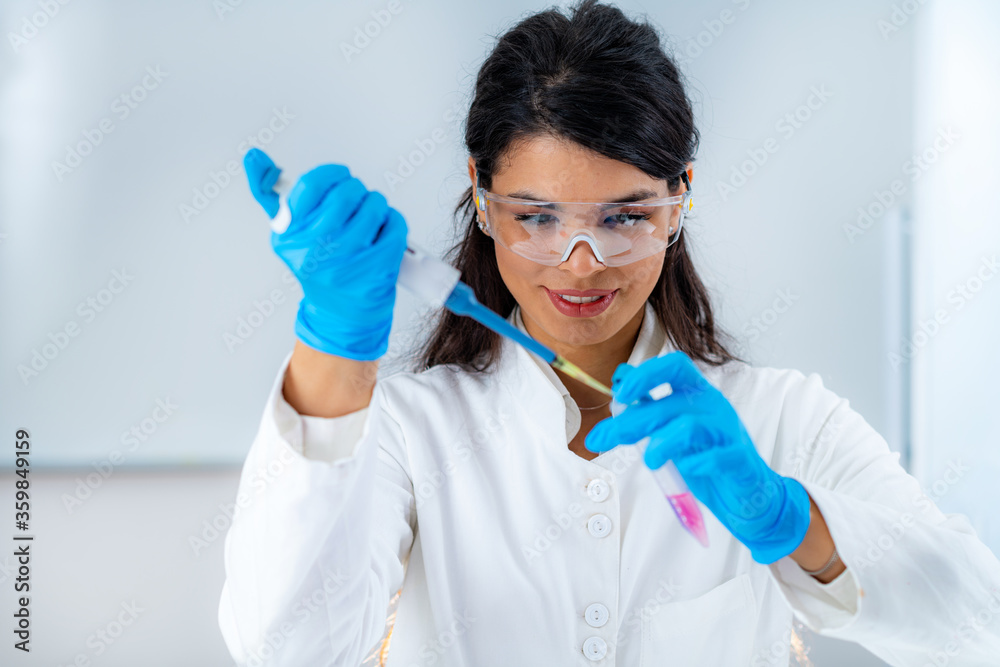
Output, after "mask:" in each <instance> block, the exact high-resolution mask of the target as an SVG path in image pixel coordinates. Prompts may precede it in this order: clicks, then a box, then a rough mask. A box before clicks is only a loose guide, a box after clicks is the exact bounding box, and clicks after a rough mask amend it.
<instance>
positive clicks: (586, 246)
mask: <svg viewBox="0 0 1000 667" xmlns="http://www.w3.org/2000/svg"><path fill="white" fill-rule="evenodd" d="M561 266H562V267H563V268H565V269H568V270H569V271H571V272H572V273H574V274H576V275H578V276H589V275H590V274H592V273H597V272H599V271H603V270H604V269H606V268H607V267H606V266H605V265H604V264H602V263H601V262H600V260H598V259H597V255H595V254H594V249H593V248H591V247H590V243H588V242H587V241H585V240H583V239H578V240H577V241H576V243H575V244H574V247H573V249H572V250H571V251H570V253H569V257H567V258H566V261H565V262H563V263H562V264H561Z"/></svg>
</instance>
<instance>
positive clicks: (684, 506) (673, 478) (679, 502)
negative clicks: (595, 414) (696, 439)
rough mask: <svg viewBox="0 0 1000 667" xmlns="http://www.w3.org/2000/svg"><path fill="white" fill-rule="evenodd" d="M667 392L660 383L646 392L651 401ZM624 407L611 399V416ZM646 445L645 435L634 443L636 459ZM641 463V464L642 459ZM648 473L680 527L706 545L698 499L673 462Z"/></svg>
mask: <svg viewBox="0 0 1000 667" xmlns="http://www.w3.org/2000/svg"><path fill="white" fill-rule="evenodd" d="M670 393H671V388H670V385H669V384H668V383H664V384H662V385H659V386H657V387H654V388H653V389H651V390H650V392H649V395H650V397H651V398H653V399H654V400H657V399H659V398H661V397H663V396H669V395H670ZM624 409H625V406H623V405H622V404H621V403H619V402H618V401H614V400H613V401H611V414H612V416H615V417H617V416H618V414H619V413H620V412H621V411H622V410H624ZM647 444H649V438H643V439H642V440H640V441H639V442H637V443H636V444H635V446H636V447H638V448H639V456H640V458H641V457H642V456H643V455H644V454H645V453H646V445H647ZM642 465H643V466H645V465H646V464H645V462H643V464H642ZM650 472H652V473H653V478H654V479H655V480H656V483H657V485H659V487H660V490H661V491H663V495H664V496H665V497H666V499H667V502H669V503H670V507H671V508H672V509H673V510H674V514H676V515H677V518H678V520H680V522H681V525H682V526H684V529H685V530H687V532H689V533H691V535H692V536H694V538H695V539H696V540H698V542H699V543H700V544H701V546H703V547H707V546H708V531H707V530H705V519H704V517H703V516H702V514H701V508H699V507H698V501H697V500H696V499H695V497H694V495H693V494H692V493H691V491H690V490H689V489H688V486H687V484H686V483H685V482H684V478H683V477H681V474H680V472H679V471H678V470H677V466H676V465H674V462H673V461H669V460H668V461H667V462H666V463H664V464H663V465H662V466H660V467H659V468H657V469H656V470H650Z"/></svg>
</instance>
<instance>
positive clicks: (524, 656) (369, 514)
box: [219, 304, 1000, 667]
mask: <svg viewBox="0 0 1000 667" xmlns="http://www.w3.org/2000/svg"><path fill="white" fill-rule="evenodd" d="M509 319H510V320H511V321H513V322H515V324H517V325H518V326H519V328H521V329H522V330H523V328H524V325H523V323H522V321H521V318H520V312H519V310H518V309H517V308H515V310H514V312H513V313H512V314H511V316H510V318H509ZM673 349H674V348H673V347H672V346H671V344H670V343H669V341H668V340H667V339H666V337H665V336H664V334H663V329H662V327H661V326H660V323H659V322H658V320H657V318H656V316H655V314H654V313H653V310H652V307H651V306H649V304H647V305H646V311H645V316H644V320H643V324H642V328H641V330H640V334H639V337H638V340H637V342H636V346H635V348H634V350H633V352H632V355H631V357H630V359H629V363H631V364H634V365H635V364H638V363H640V362H642V361H643V360H645V359H647V358H649V357H652V356H655V355H657V354H665V353H667V352H670V351H672V350H673ZM290 357H291V355H289V356H288V357H286V358H285V361H284V363H283V364H282V367H281V369H280V371H279V373H278V377H277V378H276V380H275V382H274V385H273V387H272V390H271V394H270V397H269V398H268V401H267V405H266V407H265V410H264V416H263V419H262V420H261V423H260V429H259V432H258V434H257V437H256V439H255V440H254V442H253V445H252V447H251V448H250V452H249V454H248V456H247V459H246V463H245V465H244V468H243V471H242V477H241V480H240V486H239V491H238V494H237V499H236V500H237V512H236V515H235V517H234V519H233V523H232V526H231V528H230V530H229V532H228V534H227V535H226V540H225V570H226V582H225V585H224V587H223V591H222V596H221V601H220V606H219V623H220V626H221V628H222V633H223V636H224V638H225V641H226V644H227V646H228V647H229V650H230V651H231V653H232V654H233V656H234V658H235V659H236V660H237V662H239V663H240V664H244V663H248V664H250V665H259V664H267V665H282V666H284V665H296V666H306V665H308V666H310V667H320V666H322V665H348V666H351V667H353V666H355V665H359V664H360V663H361V662H362V660H363V659H364V657H365V656H367V655H369V654H370V653H371V652H372V651H373V649H375V648H378V647H379V646H382V647H385V645H386V642H383V641H382V639H383V637H384V634H385V632H386V630H387V609H389V608H390V601H391V600H390V599H391V598H393V596H394V595H395V594H396V593H397V591H399V590H400V588H401V589H402V592H401V595H400V596H399V598H398V601H396V600H393V601H394V602H395V603H397V604H398V607H397V608H396V610H395V616H394V626H392V632H391V635H390V636H389V641H388V651H387V655H388V658H387V661H386V662H385V664H387V665H389V666H390V667H410V666H412V665H468V666H470V667H488V666H491V665H517V666H518V667H523V666H529V665H545V666H547V667H549V666H552V665H571V664H572V665H595V666H610V665H620V666H624V665H627V666H629V667H634V666H641V667H649V666H652V665H677V666H682V667H686V666H689V665H692V666H693V665H698V666H702V665H705V666H712V667H715V666H730V665H734V666H740V667H743V666H746V665H750V666H752V667H756V666H758V665H781V666H785V665H787V664H788V661H789V643H790V630H791V627H792V618H793V612H794V614H795V616H796V617H798V618H799V619H801V621H802V622H803V623H804V624H806V625H807V626H808V627H809V628H810V629H812V630H813V631H815V632H818V633H821V634H823V635H827V636H830V637H838V638H841V639H845V640H850V641H854V642H858V643H860V644H862V645H864V646H865V647H866V648H868V649H869V650H870V651H872V652H873V653H875V654H876V655H878V656H879V657H881V658H882V659H883V660H885V661H887V662H888V663H890V664H892V665H914V666H918V667H922V666H923V665H943V664H947V665H949V667H954V666H955V665H1000V635H998V632H1000V562H998V561H997V559H996V557H995V556H994V555H993V554H992V553H991V552H990V551H989V549H988V548H987V547H986V546H985V545H984V544H983V543H982V542H980V541H979V539H978V538H977V536H976V534H975V532H974V530H973V529H972V528H971V526H970V524H969V523H968V521H967V519H966V518H965V517H964V516H963V515H960V514H942V513H941V511H940V510H939V509H938V508H937V507H936V506H935V505H934V504H933V503H932V502H931V501H930V500H929V498H928V497H927V496H925V495H923V494H922V493H921V489H920V487H919V485H918V483H917V481H916V480H915V479H914V478H913V477H911V476H910V475H908V474H907V473H906V472H905V471H904V470H903V469H902V468H901V467H900V466H899V464H898V458H899V455H898V454H896V453H893V452H891V451H890V450H889V449H888V446H887V444H886V442H885V441H884V439H883V438H882V437H881V436H879V434H878V433H877V432H876V431H875V430H874V429H872V427H871V426H870V425H869V424H868V423H867V422H866V421H865V420H864V419H863V418H862V417H861V416H860V415H859V414H858V413H856V412H854V411H853V410H852V409H851V408H850V407H849V406H848V401H847V400H846V399H843V398H840V397H838V396H837V395H836V394H834V393H833V392H831V391H830V390H828V389H826V388H825V387H824V386H823V383H822V381H821V379H820V377H819V375H817V374H815V373H813V374H810V375H808V376H807V375H804V374H802V373H800V372H799V371H796V370H785V369H775V368H765V367H752V366H749V365H747V364H743V363H740V362H732V363H729V364H727V365H725V366H724V367H722V368H718V367H711V366H707V365H704V364H700V363H698V364H697V365H698V367H699V369H700V370H701V371H702V373H703V374H704V375H705V376H706V378H707V379H708V381H709V382H711V383H712V384H713V386H715V387H717V388H718V389H719V390H720V391H721V392H722V393H723V394H724V395H725V396H726V398H727V399H728V400H729V401H730V403H731V404H732V405H733V407H734V408H735V409H736V411H737V413H738V414H739V416H740V418H741V419H742V421H743V423H744V425H745V426H746V429H747V432H748V433H749V434H750V436H751V438H752V439H753V442H754V444H755V445H756V446H757V449H758V451H759V452H760V454H761V456H762V457H763V458H764V460H765V461H767V462H768V463H769V465H770V466H771V467H772V468H773V469H774V470H775V471H777V472H779V473H781V474H783V475H789V476H793V477H795V478H796V479H798V480H799V481H800V482H801V483H802V484H803V486H805V488H806V489H807V490H808V492H809V494H810V495H811V496H812V497H813V499H814V500H815V501H816V504H817V506H818V507H819V509H820V511H821V512H822V514H823V516H824V518H825V519H826V522H827V525H828V526H829V529H830V532H831V534H832V536H833V539H834V541H835V542H836V545H837V549H838V551H839V553H840V556H841V558H842V559H843V561H844V562H845V563H846V565H847V566H848V569H847V570H846V571H845V572H844V573H843V574H841V575H840V576H839V577H837V578H836V579H835V580H834V581H832V582H830V583H828V584H821V583H820V582H818V581H817V580H816V579H814V578H813V577H811V576H809V575H807V574H805V573H804V572H803V571H802V570H801V568H799V566H798V565H797V564H796V563H795V562H794V561H793V560H791V558H788V557H786V558H782V559H781V560H779V561H777V562H775V563H773V564H771V565H761V564H759V563H756V562H755V561H753V560H752V559H751V557H750V552H749V550H748V549H747V548H746V547H744V546H743V545H742V544H741V543H740V542H738V541H737V540H736V539H735V538H733V537H732V536H731V535H730V534H729V532H728V531H727V530H726V529H725V527H724V526H723V525H722V524H721V523H719V521H718V520H717V519H716V518H715V517H714V516H713V515H712V514H711V512H710V511H708V510H707V509H705V510H704V515H705V521H706V523H707V529H708V535H709V539H710V541H711V546H710V548H708V549H705V548H703V547H702V546H701V545H699V544H698V543H697V542H696V541H695V540H694V538H692V537H691V536H690V535H688V534H687V533H686V532H685V531H684V530H683V528H682V527H681V525H680V524H679V522H678V520H677V519H676V517H675V516H674V515H673V513H672V512H671V510H670V508H669V506H668V504H667V501H666V500H665V499H664V498H663V496H662V495H661V493H660V491H659V489H658V487H657V485H656V482H655V480H654V479H653V477H652V475H651V473H650V471H649V470H648V469H647V468H646V467H645V465H644V464H643V463H642V461H641V459H640V457H639V456H638V454H637V451H636V448H635V447H632V446H619V447H617V448H615V449H614V450H611V451H609V452H605V453H603V454H601V455H600V456H598V457H597V458H595V459H593V460H591V461H587V460H585V459H583V458H581V457H579V456H577V455H576V454H574V453H572V452H571V451H569V449H568V447H567V444H568V442H569V441H570V440H571V439H572V437H573V435H575V433H576V432H577V431H578V429H579V425H580V413H579V410H578V408H577V407H576V405H575V403H574V402H573V401H572V399H571V398H570V397H569V394H568V392H567V391H566V389H565V387H564V386H563V384H562V383H561V382H560V380H559V379H558V377H557V376H556V374H555V373H554V372H553V371H552V370H551V369H550V368H549V367H548V366H547V365H546V364H544V363H542V362H540V361H539V360H538V359H536V358H535V357H534V356H532V355H530V354H529V353H527V352H526V351H525V350H523V349H522V348H521V347H519V346H517V345H515V344H512V343H510V342H509V341H507V340H505V341H504V347H503V350H502V359H501V363H500V364H499V368H497V369H496V370H495V371H494V372H493V373H492V374H488V375H480V376H477V375H474V374H469V373H466V372H463V371H461V370H459V369H457V368H455V367H445V366H439V367H436V368H433V369H431V370H429V371H426V372H423V373H399V374H396V375H393V376H391V377H388V378H385V379H382V380H380V381H379V382H378V383H377V384H376V387H375V391H374V395H373V398H372V402H371V405H370V406H369V407H368V408H366V409H364V410H361V411H358V412H355V413H352V414H350V415H345V416H343V417H337V418H332V419H323V418H318V417H302V416H300V415H298V414H297V413H296V412H295V411H294V410H293V409H292V408H291V406H289V405H288V403H287V402H285V400H284V399H283V397H282V393H281V387H282V382H283V378H284V373H285V369H286V367H287V364H288V360H289V359H290ZM702 507H704V506H702ZM595 517H597V518H595ZM393 606H395V605H393ZM977 619H978V620H977ZM390 620H393V619H390ZM977 628H978V629H977ZM380 658H381V659H382V660H385V658H386V656H385V652H383V653H382V654H381V656H380ZM934 659H937V660H938V662H934ZM368 664H371V663H368ZM374 664H378V661H377V660H376V661H375V662H374Z"/></svg>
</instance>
